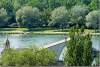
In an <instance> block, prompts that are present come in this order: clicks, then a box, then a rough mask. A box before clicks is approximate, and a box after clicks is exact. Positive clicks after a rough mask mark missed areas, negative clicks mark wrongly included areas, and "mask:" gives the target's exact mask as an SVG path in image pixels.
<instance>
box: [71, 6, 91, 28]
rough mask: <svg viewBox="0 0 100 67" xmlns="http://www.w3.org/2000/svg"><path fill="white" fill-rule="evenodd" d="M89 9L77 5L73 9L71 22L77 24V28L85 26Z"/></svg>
mask: <svg viewBox="0 0 100 67" xmlns="http://www.w3.org/2000/svg"><path fill="white" fill-rule="evenodd" d="M88 12H89V10H88V7H87V6H85V5H76V6H73V7H72V9H71V22H72V24H76V27H78V28H80V27H84V26H85V16H86V15H87V14H88Z"/></svg>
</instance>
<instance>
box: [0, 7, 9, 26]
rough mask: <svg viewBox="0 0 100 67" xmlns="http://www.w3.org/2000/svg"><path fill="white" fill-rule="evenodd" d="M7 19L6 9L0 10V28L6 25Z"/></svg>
mask: <svg viewBox="0 0 100 67" xmlns="http://www.w3.org/2000/svg"><path fill="white" fill-rule="evenodd" d="M8 19H9V17H8V15H7V12H6V9H4V8H1V9H0V27H3V26H5V25H6V24H7V21H8Z"/></svg>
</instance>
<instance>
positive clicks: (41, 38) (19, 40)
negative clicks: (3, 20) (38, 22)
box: [0, 34, 100, 50]
mask: <svg viewBox="0 0 100 67" xmlns="http://www.w3.org/2000/svg"><path fill="white" fill-rule="evenodd" d="M8 38H9V40H10V43H11V47H13V48H19V47H20V48H21V47H29V46H33V45H35V46H38V47H41V46H43V45H46V44H49V43H52V42H56V41H59V40H62V39H64V38H65V36H64V35H33V34H9V35H8ZM6 39H7V36H6V34H0V45H3V44H4V43H5V41H6ZM92 43H93V47H94V48H96V49H98V50H100V48H99V45H100V36H93V37H92Z"/></svg>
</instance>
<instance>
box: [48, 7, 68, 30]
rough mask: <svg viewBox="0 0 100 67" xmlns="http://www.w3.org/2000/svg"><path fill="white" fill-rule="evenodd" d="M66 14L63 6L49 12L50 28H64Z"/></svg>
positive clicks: (66, 22) (66, 21) (66, 18)
mask: <svg viewBox="0 0 100 67" xmlns="http://www.w3.org/2000/svg"><path fill="white" fill-rule="evenodd" d="M68 18H69V17H68V13H67V10H66V8H65V7H64V6H62V7H58V8H56V9H54V10H53V11H52V12H51V22H50V23H49V25H50V26H53V27H56V28H66V27H67V25H68Z"/></svg>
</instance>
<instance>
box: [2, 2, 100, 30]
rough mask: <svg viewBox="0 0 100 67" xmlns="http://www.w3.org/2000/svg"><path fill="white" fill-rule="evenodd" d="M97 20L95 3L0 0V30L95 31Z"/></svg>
mask: <svg viewBox="0 0 100 67" xmlns="http://www.w3.org/2000/svg"><path fill="white" fill-rule="evenodd" d="M99 17H100V10H99V0H0V27H1V28H7V27H10V28H14V27H25V28H48V27H51V28H71V27H75V28H92V29H97V28H98V25H99Z"/></svg>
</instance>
